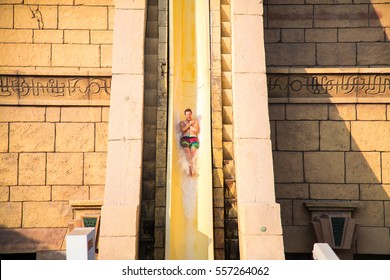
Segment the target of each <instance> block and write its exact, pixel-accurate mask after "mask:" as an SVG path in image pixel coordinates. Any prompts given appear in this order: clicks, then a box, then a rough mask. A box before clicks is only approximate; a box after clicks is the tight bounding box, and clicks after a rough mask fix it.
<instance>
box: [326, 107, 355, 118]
mask: <svg viewBox="0 0 390 280" xmlns="http://www.w3.org/2000/svg"><path fill="white" fill-rule="evenodd" d="M329 119H331V120H337V121H343V120H345V121H347V120H356V105H355V104H329Z"/></svg>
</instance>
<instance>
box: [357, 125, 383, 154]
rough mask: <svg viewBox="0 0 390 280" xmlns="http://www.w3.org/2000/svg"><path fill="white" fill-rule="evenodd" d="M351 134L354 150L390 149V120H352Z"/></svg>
mask: <svg viewBox="0 0 390 280" xmlns="http://www.w3.org/2000/svg"><path fill="white" fill-rule="evenodd" d="M351 136H352V150H354V151H390V141H388V139H389V137H390V122H386V121H364V122H363V121H362V122H352V123H351Z"/></svg>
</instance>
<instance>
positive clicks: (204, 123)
mask: <svg viewBox="0 0 390 280" xmlns="http://www.w3.org/2000/svg"><path fill="white" fill-rule="evenodd" d="M209 34H210V33H209V1H208V0H169V60H170V61H169V65H170V66H169V117H168V156H167V161H168V168H167V215H166V238H165V239H166V246H165V252H166V253H165V258H166V259H172V260H184V259H199V260H202V259H203V260H207V259H214V245H213V207H212V198H213V193H212V166H211V123H210V120H211V116H210V111H211V110H210V44H209ZM186 108H191V109H192V112H193V118H195V119H197V121H198V122H199V125H200V132H199V135H198V136H199V142H200V147H199V150H198V151H197V154H196V157H195V170H196V173H197V176H189V175H188V163H187V161H186V158H185V154H184V152H183V150H182V149H181V147H180V144H179V139H180V129H179V122H180V121H181V120H184V119H185V118H184V110H185V109H186Z"/></svg>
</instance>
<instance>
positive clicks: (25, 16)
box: [14, 5, 58, 29]
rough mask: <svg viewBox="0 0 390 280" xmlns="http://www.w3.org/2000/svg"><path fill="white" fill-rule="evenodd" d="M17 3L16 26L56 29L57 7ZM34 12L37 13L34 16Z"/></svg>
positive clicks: (15, 10) (15, 11)
mask: <svg viewBox="0 0 390 280" xmlns="http://www.w3.org/2000/svg"><path fill="white" fill-rule="evenodd" d="M37 7H38V6H30V5H15V6H14V28H16V29H18V28H27V29H56V28H57V27H58V26H57V7H56V6H46V5H42V6H39V7H38V12H37ZM33 13H34V14H36V16H35V17H33Z"/></svg>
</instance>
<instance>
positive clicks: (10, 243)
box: [0, 225, 67, 260]
mask: <svg viewBox="0 0 390 280" xmlns="http://www.w3.org/2000/svg"><path fill="white" fill-rule="evenodd" d="M66 231H67V229H65V228H51V229H47V228H12V229H10V228H4V225H0V259H8V260H9V259H11V260H12V259H36V258H37V259H40V258H41V257H42V258H43V259H63V258H64V254H62V253H58V251H59V250H61V248H62V247H63V242H64V238H65V234H66ZM15 252H17V253H15ZM42 252H44V256H43V254H42Z"/></svg>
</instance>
